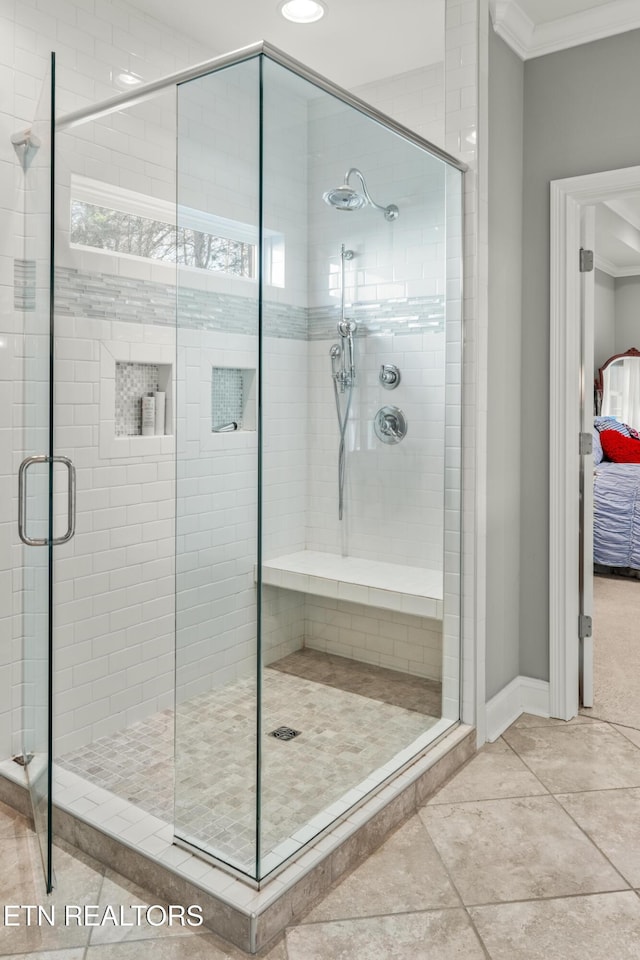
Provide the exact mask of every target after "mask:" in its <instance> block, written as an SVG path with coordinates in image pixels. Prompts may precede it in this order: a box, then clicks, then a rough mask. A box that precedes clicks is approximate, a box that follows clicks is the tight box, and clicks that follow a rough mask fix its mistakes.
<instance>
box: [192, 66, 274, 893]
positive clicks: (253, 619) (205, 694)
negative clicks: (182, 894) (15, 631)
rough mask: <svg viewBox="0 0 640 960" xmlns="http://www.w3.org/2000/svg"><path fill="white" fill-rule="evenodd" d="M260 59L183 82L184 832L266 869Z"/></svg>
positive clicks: (245, 865) (254, 870)
mask: <svg viewBox="0 0 640 960" xmlns="http://www.w3.org/2000/svg"><path fill="white" fill-rule="evenodd" d="M260 131H261V124H260V59H259V58H254V59H252V60H248V61H245V62H241V63H239V64H235V65H233V66H229V67H227V68H225V69H222V70H219V71H217V72H215V73H212V74H209V75H207V76H204V77H201V78H198V79H196V80H193V81H191V82H188V83H184V84H182V85H181V86H179V87H178V151H177V197H178V210H177V229H178V244H179V246H181V247H182V250H183V255H182V256H181V258H180V262H179V265H178V291H177V326H176V342H177V358H176V365H177V370H176V398H177V399H176V402H177V429H176V432H177V447H176V453H177V475H176V483H177V487H176V497H177V503H176V534H177V553H176V720H175V727H176V738H175V834H176V837H177V838H178V839H179V840H182V841H185V842H188V843H189V844H191V845H193V846H195V847H196V848H198V849H200V850H202V851H204V852H205V853H207V854H210V855H212V856H214V857H216V858H218V859H220V860H223V861H224V862H226V863H229V864H230V865H232V866H233V867H234V868H235V869H237V870H238V871H240V872H241V873H243V874H247V875H248V876H250V877H255V876H257V875H258V870H259V868H258V860H259V849H258V843H257V831H258V819H259V795H258V766H259V744H260V737H259V723H260V711H259V695H260V694H259V687H258V677H259V663H258V658H259V648H258V637H259V635H260V625H259V621H260V606H259V602H258V600H259V594H258V595H257V594H256V585H255V577H256V576H258V575H259V569H260V567H259V560H258V558H259V549H260V548H259V535H260V529H261V527H260V521H259V516H258V511H259V506H258V505H259V499H258V488H259V477H260V448H259V431H260V409H259V393H260V389H259V365H260V284H261V273H260V260H261V242H260V150H261V133H260Z"/></svg>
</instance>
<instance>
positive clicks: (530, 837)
mask: <svg viewBox="0 0 640 960" xmlns="http://www.w3.org/2000/svg"><path fill="white" fill-rule="evenodd" d="M612 758H613V761H612ZM563 768H564V772H563ZM639 813H640V732H639V731H637V730H635V731H634V730H631V729H630V728H621V727H616V726H614V725H613V724H608V723H603V722H599V721H592V720H586V719H583V718H578V719H577V720H575V721H571V722H570V723H563V722H562V721H550V720H544V719H541V718H539V717H526V716H523V717H521V718H520V719H519V720H518V721H516V723H515V724H514V725H513V726H512V727H511V728H510V729H509V730H508V731H507V732H506V733H505V735H504V736H503V737H502V738H501V739H500V740H499V741H498V742H496V743H495V744H487V745H486V746H485V747H483V748H482V750H480V751H479V753H478V754H477V756H475V757H474V758H473V759H472V760H471V761H470V762H469V763H468V764H467V765H466V766H465V767H464V768H463V769H462V770H461V771H459V773H457V774H456V775H455V776H454V777H453V778H452V779H451V780H450V781H449V782H448V783H447V784H445V785H444V786H443V787H442V789H441V790H440V791H439V792H438V793H437V794H436V795H435V796H433V797H432V798H431V799H430V800H429V801H428V802H427V804H426V805H425V806H423V807H422V808H421V810H420V811H419V812H418V814H417V815H416V816H414V817H412V818H411V819H410V820H408V821H407V822H406V823H405V824H404V825H403V826H401V827H400V828H399V829H398V830H397V831H396V832H395V833H394V834H393V835H392V836H391V837H390V838H389V839H388V840H387V841H386V843H385V844H384V845H383V846H382V847H380V849H379V850H378V851H377V852H376V853H374V854H373V855H372V856H371V857H370V858H369V859H368V860H367V861H366V862H365V863H364V864H362V865H361V866H360V867H358V868H357V869H356V870H355V871H354V872H353V873H351V874H350V875H349V876H347V877H346V878H345V879H344V880H342V882H340V883H338V884H336V885H335V887H334V888H333V889H332V890H330V892H329V893H328V894H327V895H326V896H325V897H324V899H323V900H322V901H321V902H319V903H317V904H316V905H315V906H314V907H313V908H312V909H311V910H310V911H309V912H308V913H307V914H306V916H304V917H302V918H301V919H300V920H298V921H297V922H295V923H293V924H291V925H290V926H289V927H288V928H287V930H286V932H285V934H284V936H283V937H282V938H281V940H280V941H279V942H278V943H276V944H275V945H273V946H272V947H271V948H270V949H269V950H267V951H265V952H264V953H263V955H262V956H263V957H264V958H265V960H266V958H268V960H338V958H339V960H582V958H583V957H585V956H589V958H590V960H610V958H611V957H615V960H637V958H638V956H639V955H640V952H639V949H640V948H639V946H638V945H639V944H640V829H639V828H638V823H639V822H640V817H639ZM56 854H57V859H58V878H59V881H60V887H59V889H58V890H57V891H56V898H57V900H58V901H59V902H61V903H64V902H75V901H74V899H73V898H80V901H79V902H83V900H84V902H91V903H100V904H103V905H107V904H110V905H119V904H124V905H127V904H130V903H155V902H156V900H155V899H154V898H153V895H152V894H150V893H148V892H145V891H142V890H139V889H137V888H135V887H133V886H132V885H131V884H130V883H129V882H128V881H126V880H123V879H122V878H121V877H118V876H117V875H116V874H114V873H112V872H111V871H106V872H105V871H103V869H102V868H101V867H100V866H99V865H98V864H96V863H92V862H91V861H89V859H88V858H86V857H72V856H71V854H70V851H69V849H68V848H65V847H62V848H61V849H57V850H56ZM0 863H2V865H3V869H2V870H1V871H0V899H2V901H3V902H4V903H9V902H12V903H45V902H46V899H45V898H44V893H43V891H42V887H41V881H40V869H39V864H38V861H37V851H36V848H35V843H34V840H33V836H32V835H31V834H30V831H29V829H28V825H27V824H26V822H25V821H24V820H22V819H21V818H20V817H18V816H16V815H15V814H13V813H12V812H11V811H9V810H8V808H0ZM96 896H97V897H98V899H97V900H96V899H93V898H95V897H96ZM70 898H72V899H71V900H70ZM9 954H14V955H16V954H17V955H18V956H19V957H22V958H25V957H29V958H31V960H130V958H131V960H134V958H135V960H138V958H142V960H145V958H146V957H153V958H159V960H205V958H207V960H241V958H242V957H243V956H244V954H242V953H240V952H239V951H237V950H236V949H235V948H233V947H229V946H228V945H226V944H224V943H223V942H222V941H221V940H219V939H218V938H217V937H215V936H214V935H212V934H206V933H204V934H203V933H199V932H197V931H192V930H182V929H181V928H177V929H176V928H172V929H168V928H166V927H157V928H149V927H148V926H141V927H133V928H119V929H117V930H113V929H111V930H108V929H105V928H93V929H92V930H86V929H85V930H84V931H78V930H73V929H70V930H65V929H64V928H63V929H53V930H51V929H44V928H34V927H25V926H21V927H15V928H10V929H9V928H2V927H1V926H0V955H9Z"/></svg>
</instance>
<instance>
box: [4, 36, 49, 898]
mask: <svg viewBox="0 0 640 960" xmlns="http://www.w3.org/2000/svg"><path fill="white" fill-rule="evenodd" d="M54 88H55V55H54V54H52V55H51V65H50V69H49V71H48V74H47V76H46V78H45V80H44V83H43V89H42V93H41V97H40V103H39V106H38V110H37V112H36V117H35V119H34V122H33V124H32V126H31V128H30V129H28V130H25V131H23V132H21V133H17V134H15V135H14V137H13V138H12V140H13V143H14V146H15V148H16V153H17V154H18V158H19V160H20V163H21V165H22V168H23V170H24V180H23V189H24V207H23V209H24V223H23V242H24V247H23V249H24V256H23V259H22V260H21V261H18V262H17V264H16V300H17V303H16V306H17V308H18V309H20V311H21V315H22V317H23V336H22V357H23V372H22V397H21V402H20V403H19V411H20V413H19V415H20V418H21V422H20V426H21V428H22V430H21V434H22V439H21V442H20V444H19V459H20V460H21V463H20V468H19V505H18V510H19V521H18V522H19V535H20V540H21V542H22V557H21V566H22V578H23V591H22V597H23V607H22V636H23V678H22V679H23V723H22V738H23V749H22V762H23V763H24V765H25V769H26V773H27V781H28V785H29V793H30V795H31V802H32V807H33V816H34V825H35V830H36V835H37V837H38V840H39V843H40V850H41V854H42V862H43V867H44V872H45V881H46V886H47V891H50V890H51V889H52V887H53V883H54V876H53V864H52V836H51V764H52V758H51V694H52V690H51V678H52V617H51V613H52V589H53V584H52V577H51V570H52V549H53V509H52V491H53V475H54V473H53V471H54V464H53V462H52V459H51V455H52V439H53V438H52V420H51V416H52V403H51V397H52V388H53V382H52V349H53V329H52V309H51V290H52V282H51V277H52V270H53V257H52V233H51V215H52V204H51V195H52V181H53V160H52V157H53V153H52V141H53V118H54V96H55V94H54Z"/></svg>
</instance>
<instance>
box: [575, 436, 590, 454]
mask: <svg viewBox="0 0 640 960" xmlns="http://www.w3.org/2000/svg"><path fill="white" fill-rule="evenodd" d="M578 451H579V453H580V454H581V455H584V456H586V455H587V454H589V453H593V434H591V433H581V434H580V435H579V440H578Z"/></svg>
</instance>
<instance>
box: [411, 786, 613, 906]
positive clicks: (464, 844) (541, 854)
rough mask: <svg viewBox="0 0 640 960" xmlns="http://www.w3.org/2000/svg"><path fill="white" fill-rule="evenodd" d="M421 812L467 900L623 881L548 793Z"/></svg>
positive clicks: (561, 892) (593, 888)
mask: <svg viewBox="0 0 640 960" xmlns="http://www.w3.org/2000/svg"><path fill="white" fill-rule="evenodd" d="M419 816H420V818H421V819H422V821H423V823H424V824H425V825H426V826H427V828H428V830H429V833H430V834H431V838H432V840H433V842H434V844H435V846H436V849H437V850H438V853H439V854H440V856H441V857H442V860H443V861H444V864H445V866H446V867H447V869H448V870H449V875H450V876H451V879H452V881H453V883H454V884H455V885H456V887H457V889H458V892H459V893H460V896H461V897H462V899H463V901H464V902H465V903H467V904H479V903H492V902H495V901H509V900H531V899H534V898H538V897H553V896H566V895H571V894H577V893H595V892H602V891H608V890H621V889H624V888H625V887H626V886H627V885H626V884H625V882H624V881H623V880H622V878H621V877H620V876H619V875H618V874H617V872H616V871H615V870H614V869H613V867H612V866H611V865H610V864H609V863H607V861H606V859H605V858H604V857H603V856H602V854H601V853H600V852H599V851H598V850H597V849H596V848H595V847H594V845H593V844H592V843H591V841H590V840H588V839H587V838H586V837H585V835H584V834H583V833H582V831H581V830H580V829H579V828H578V827H577V826H576V825H575V824H574V823H573V821H572V820H571V818H570V817H569V816H568V815H567V814H566V813H565V812H564V810H563V809H562V807H560V806H559V805H558V804H557V803H556V801H555V800H554V799H553V797H523V798H519V799H515V800H483V801H478V802H473V803H458V804H443V805H441V806H433V807H424V808H423V809H422V810H420V812H419Z"/></svg>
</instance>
